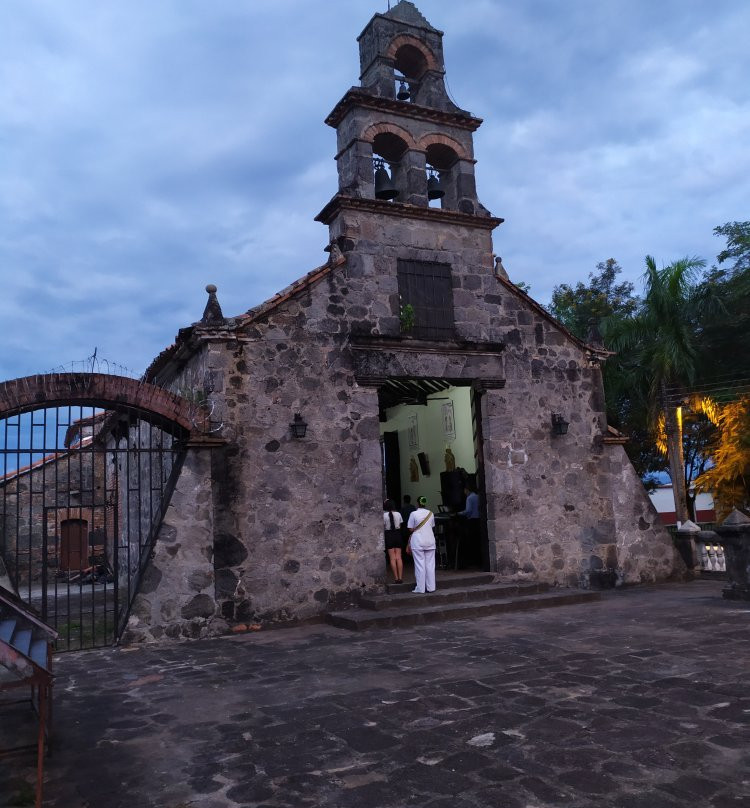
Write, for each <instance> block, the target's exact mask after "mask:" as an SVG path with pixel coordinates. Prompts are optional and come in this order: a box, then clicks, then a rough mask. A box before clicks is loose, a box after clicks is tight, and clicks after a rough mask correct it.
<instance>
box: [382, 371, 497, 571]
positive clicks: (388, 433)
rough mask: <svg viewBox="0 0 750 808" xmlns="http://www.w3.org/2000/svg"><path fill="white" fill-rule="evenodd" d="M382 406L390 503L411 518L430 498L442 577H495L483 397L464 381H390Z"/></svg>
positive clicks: (385, 475)
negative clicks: (419, 504)
mask: <svg viewBox="0 0 750 808" xmlns="http://www.w3.org/2000/svg"><path fill="white" fill-rule="evenodd" d="M378 401H379V407H380V434H381V446H382V461H383V499H384V500H386V499H390V500H392V501H393V503H394V504H395V506H396V510H399V511H401V512H402V515H403V516H404V517H405V518H406V517H407V515H408V512H409V511H410V510H413V509H414V507H413V506H416V504H417V499H418V498H419V497H422V496H424V497H427V507H428V508H429V509H430V510H431V511H432V512H433V513H434V514H435V538H436V541H437V553H436V565H437V568H438V572H440V571H441V570H442V571H443V572H444V574H449V573H451V572H453V571H455V570H471V571H479V570H486V571H489V568H490V565H489V551H488V542H487V520H486V508H485V505H484V503H485V502H486V498H485V496H484V474H483V473H482V446H481V442H482V441H481V429H480V424H481V419H480V417H479V416H480V413H479V407H480V398H479V395H478V394H477V393H475V392H474V390H473V389H472V387H471V386H470V384H469V383H466V382H462V381H460V380H456V381H453V380H447V379H402V378H398V379H396V378H391V379H388V380H387V382H386V383H385V384H383V385H382V386H381V387H380V389H379V391H378ZM467 492H468V493H469V494H471V493H472V492H475V493H477V494H478V500H477V499H476V498H472V497H469V498H468V502H467ZM475 505H476V507H474V506H475ZM467 509H468V510H469V513H468V514H467V513H466V511H467ZM405 538H406V534H405V536H404V541H405Z"/></svg>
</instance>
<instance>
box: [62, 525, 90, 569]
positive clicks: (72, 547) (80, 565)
mask: <svg viewBox="0 0 750 808" xmlns="http://www.w3.org/2000/svg"><path fill="white" fill-rule="evenodd" d="M88 565H89V523H88V522H87V521H86V520H85V519H66V520H65V521H64V522H63V523H62V524H61V525H60V569H61V570H82V569H85V568H86V567H88Z"/></svg>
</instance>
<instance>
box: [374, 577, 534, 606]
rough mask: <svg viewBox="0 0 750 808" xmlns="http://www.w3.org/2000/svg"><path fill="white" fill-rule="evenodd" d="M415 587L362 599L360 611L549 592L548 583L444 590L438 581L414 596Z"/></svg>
mask: <svg viewBox="0 0 750 808" xmlns="http://www.w3.org/2000/svg"><path fill="white" fill-rule="evenodd" d="M412 588H413V584H409V588H408V591H406V592H403V591H400V592H395V593H393V594H390V593H389V594H387V595H372V596H370V597H363V598H361V599H360V602H359V605H360V608H362V609H372V610H374V611H382V610H383V609H410V608H413V607H414V606H415V605H422V604H428V605H430V606H438V605H439V604H444V603H469V602H472V601H482V600H501V599H503V598H512V597H525V596H527V595H538V594H540V593H541V592H546V591H547V590H548V589H549V584H537V583H528V584H514V583H486V584H482V585H479V586H463V587H460V588H459V587H458V586H454V587H449V588H445V587H444V583H443V582H442V581H438V589H437V590H436V591H435V592H430V593H429V594H426V595H417V594H414V592H412Z"/></svg>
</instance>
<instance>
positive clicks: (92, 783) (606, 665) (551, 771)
mask: <svg viewBox="0 0 750 808" xmlns="http://www.w3.org/2000/svg"><path fill="white" fill-rule="evenodd" d="M720 590H721V583H720V582H704V581H699V582H695V583H692V584H684V585H665V586H660V587H649V588H639V589H630V590H627V591H624V592H613V593H611V594H608V595H606V596H605V598H604V599H603V600H602V601H601V602H599V603H593V604H586V605H580V606H568V607H562V608H557V609H549V610H545V611H539V612H525V613H518V614H505V615H501V616H497V617H487V618H482V619H480V620H475V621H461V622H454V623H445V624H438V625H430V626H428V627H425V628H414V629H408V630H401V631H398V630H388V631H379V632H373V633H363V634H351V633H347V632H345V631H341V630H337V629H333V628H329V627H327V626H310V627H307V628H297V629H291V630H286V631H275V632H266V633H263V632H261V633H257V634H250V635H243V636H237V637H232V638H226V639H219V640H210V641H198V642H193V643H185V644H180V645H170V646H164V647H158V648H154V647H148V648H139V649H136V650H129V649H118V650H114V651H111V650H110V651H92V652H86V653H78V654H66V655H63V656H61V657H60V659H59V661H58V665H57V670H58V674H59V675H58V680H57V688H56V729H57V743H56V749H55V753H54V756H53V757H52V758H51V759H50V760H49V763H48V769H47V778H46V779H47V785H46V794H45V797H46V799H45V805H46V806H49V808H152V807H154V808H155V807H156V806H158V808H187V806H200V808H230V806H264V807H267V808H281V806H294V808H300V806H316V808H317V806H332V807H333V808H338V806H340V807H341V808H349V807H350V806H351V807H352V808H355V807H356V808H370V807H372V808H390V807H391V806H393V807H394V808H395V807H396V806H399V807H401V806H430V808H443V807H445V808H469V806H471V807H472V808H475V806H493V807H495V806H496V807H497V808H517V807H518V808H528V807H530V806H533V807H534V808H546V807H547V806H555V807H556V808H557V806H565V807H566V808H567V807H569V808H584V806H585V807H586V808H589V806H597V807H598V806H602V805H607V806H613V808H638V807H639V806H644V808H645V807H646V806H647V807H648V808H667V807H668V806H687V805H690V806H694V805H697V806H717V808H718V806H721V808H739V806H750V749H749V746H750V690H749V689H748V679H749V674H750V666H749V664H748V663H749V662H750V607H748V606H747V605H744V604H740V605H738V604H736V603H730V602H729V601H725V600H722V598H721V594H720ZM0 720H2V721H3V722H7V721H8V717H7V715H4V716H2V718H0ZM7 726H8V724H7V723H5V727H6V728H7ZM32 765H33V762H32V761H31V759H30V758H16V759H15V762H13V763H12V764H11V763H10V761H9V759H5V760H4V761H0V793H2V792H3V790H4V791H5V794H6V802H8V800H9V797H8V794H9V792H13V790H14V782H15V781H14V778H17V777H19V775H21V774H24V773H26V772H28V774H29V776H31V775H32V768H31V767H32ZM2 767H4V768H2ZM24 767H27V768H24ZM0 804H4V803H2V800H0ZM9 804H10V803H9Z"/></svg>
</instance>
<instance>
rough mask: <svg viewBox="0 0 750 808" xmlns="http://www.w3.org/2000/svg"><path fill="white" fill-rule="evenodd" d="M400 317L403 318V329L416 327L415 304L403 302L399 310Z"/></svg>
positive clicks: (409, 329) (407, 329)
mask: <svg viewBox="0 0 750 808" xmlns="http://www.w3.org/2000/svg"><path fill="white" fill-rule="evenodd" d="M399 318H400V320H401V330H402V331H411V330H412V328H414V306H412V304H411V303H406V304H403V305H402V306H401V311H400V312H399Z"/></svg>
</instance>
